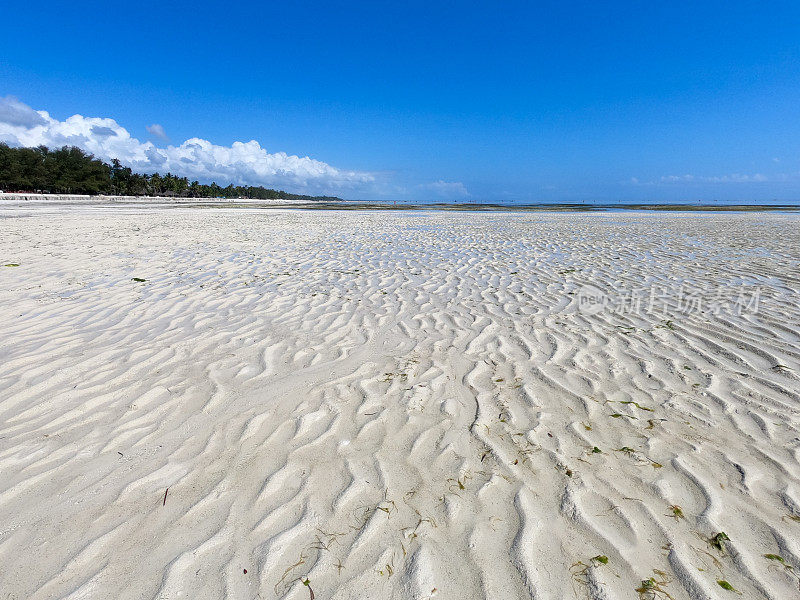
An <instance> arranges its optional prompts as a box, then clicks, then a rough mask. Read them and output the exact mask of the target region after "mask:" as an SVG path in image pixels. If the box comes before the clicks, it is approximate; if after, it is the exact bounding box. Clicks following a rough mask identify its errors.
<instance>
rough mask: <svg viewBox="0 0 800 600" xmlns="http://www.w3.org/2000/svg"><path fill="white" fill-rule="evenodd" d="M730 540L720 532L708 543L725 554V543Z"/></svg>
mask: <svg viewBox="0 0 800 600" xmlns="http://www.w3.org/2000/svg"><path fill="white" fill-rule="evenodd" d="M730 539H731V538H729V537H728V535H727V534H726V533H725V532H724V531H720V532H719V533H718V534H716V535H715V536H714V537H712V538H711V539H710V540H709V541H708V543H709V544H711V545H712V546H714V548H716V549H717V550H719V551H720V552H725V542H729V541H730Z"/></svg>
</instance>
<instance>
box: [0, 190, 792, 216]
mask: <svg viewBox="0 0 800 600" xmlns="http://www.w3.org/2000/svg"><path fill="white" fill-rule="evenodd" d="M0 203H1V204H9V203H10V204H24V205H29V206H35V205H37V204H42V205H48V206H53V205H86V206H92V205H93V206H107V205H119V204H124V205H126V206H135V205H143V206H148V207H155V206H159V207H167V208H169V207H175V208H214V207H221V208H263V209H269V208H273V209H274V208H294V209H306V210H403V211H408V210H434V211H437V210H438V211H462V212H473V211H480V212H619V211H669V212H776V211H779V212H800V204H777V203H776V204H711V203H692V204H686V203H676V204H669V203H657V204H656V203H654V204H647V203H642V202H637V203H630V204H624V203H619V204H617V203H615V204H610V203H597V204H589V203H563V202H562V203H544V202H540V203H529V204H499V203H491V202H485V203H475V204H466V203H455V202H453V203H447V202H418V203H407V202H403V203H395V202H392V201H364V200H339V201H330V200H300V199H289V198H286V199H284V198H275V199H251V198H178V197H171V196H105V195H96V196H89V195H72V194H36V193H30V194H28V193H8V192H5V193H3V192H0Z"/></svg>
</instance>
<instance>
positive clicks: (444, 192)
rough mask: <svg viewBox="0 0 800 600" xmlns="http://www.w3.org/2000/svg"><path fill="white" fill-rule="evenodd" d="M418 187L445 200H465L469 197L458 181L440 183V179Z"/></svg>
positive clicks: (463, 186) (465, 188)
mask: <svg viewBox="0 0 800 600" xmlns="http://www.w3.org/2000/svg"><path fill="white" fill-rule="evenodd" d="M419 187H420V188H422V189H424V190H427V191H429V192H432V193H434V194H436V195H438V196H440V197H442V198H447V199H456V198H467V197H469V195H470V193H469V190H467V187H466V186H465V185H464V184H463V183H461V182H460V181H442V180H441V179H440V180H439V181H434V182H433V183H426V184H423V185H420V186H419Z"/></svg>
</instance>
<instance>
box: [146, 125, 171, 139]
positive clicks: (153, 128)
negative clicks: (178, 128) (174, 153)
mask: <svg viewBox="0 0 800 600" xmlns="http://www.w3.org/2000/svg"><path fill="white" fill-rule="evenodd" d="M145 129H147V133H149V134H150V135H152V136H153V137H157V138H158V139H160V140H164V141H165V142H168V141H169V137H168V136H167V132H166V131H164V128H163V127H162V126H161V125H159V124H158V123H153V124H152V125H148V126H147V127H145Z"/></svg>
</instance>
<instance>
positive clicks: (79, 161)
mask: <svg viewBox="0 0 800 600" xmlns="http://www.w3.org/2000/svg"><path fill="white" fill-rule="evenodd" d="M0 190H2V191H4V192H42V193H53V194H90V195H93V194H110V195H117V196H176V197H182V198H252V199H257V200H272V199H279V198H285V199H289V200H339V198H336V197H333V196H305V195H303V194H290V193H288V192H284V191H282V190H273V189H269V188H264V187H261V186H249V185H248V186H241V185H233V184H230V185H227V186H225V187H222V186H220V185H217V183H215V182H213V183H211V184H202V183H200V182H199V181H192V182H190V181H189V179H188V178H186V177H178V176H177V175H173V174H172V173H167V174H166V175H160V174H158V173H154V174H152V175H146V174H142V173H134V172H133V171H132V170H131V169H130V168H129V167H125V166H122V164H121V163H120V162H119V161H118V160H117V159H114V160H112V161H111V164H108V163H106V162H103V161H102V160H100V159H99V158H95V157H94V156H93V155H91V154H89V153H87V152H84V151H83V150H81V149H80V148H76V147H74V146H64V147H63V148H58V149H55V150H50V149H48V148H46V147H45V146H39V147H38V148H12V147H11V146H9V145H8V144H4V143H0Z"/></svg>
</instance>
